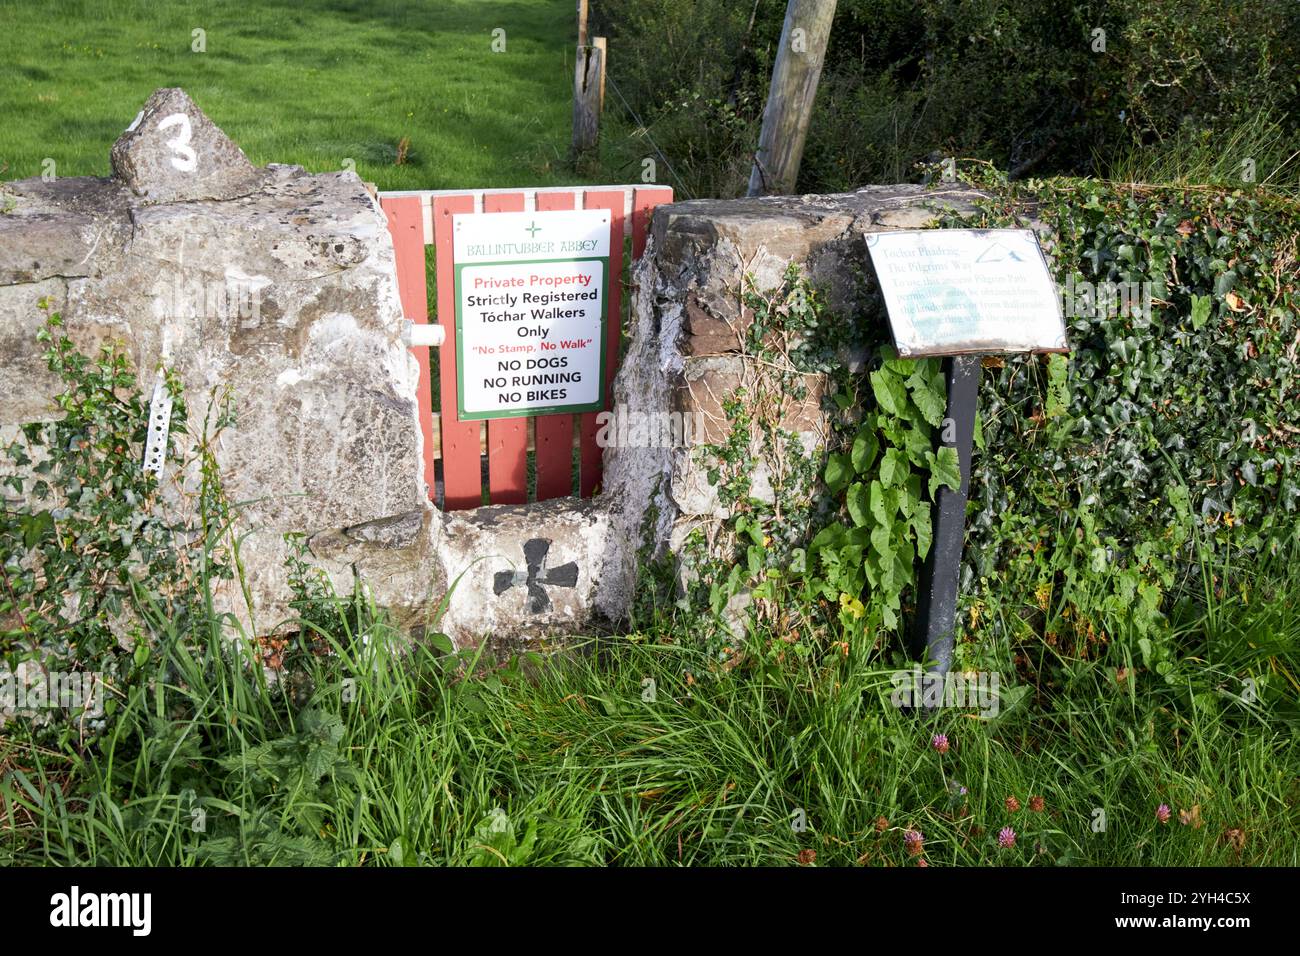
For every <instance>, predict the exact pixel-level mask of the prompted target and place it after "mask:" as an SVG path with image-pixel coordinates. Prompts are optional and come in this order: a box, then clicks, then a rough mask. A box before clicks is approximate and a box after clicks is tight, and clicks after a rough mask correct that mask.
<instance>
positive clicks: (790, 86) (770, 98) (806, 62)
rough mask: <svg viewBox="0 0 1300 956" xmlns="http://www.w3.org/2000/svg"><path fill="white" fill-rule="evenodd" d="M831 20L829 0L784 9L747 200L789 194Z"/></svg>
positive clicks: (802, 0) (801, 1) (795, 2)
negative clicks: (783, 18)
mask: <svg viewBox="0 0 1300 956" xmlns="http://www.w3.org/2000/svg"><path fill="white" fill-rule="evenodd" d="M834 18H835V0H790V2H789V4H788V5H787V6H786V8H785V23H784V24H783V25H782V26H781V46H780V48H779V49H778V50H777V53H776V63H775V64H774V65H773V67H772V86H771V88H770V89H769V90H768V94H767V106H766V108H765V109H764V110H763V130H762V132H761V133H760V134H759V137H758V151H757V152H756V153H755V154H754V168H753V170H752V171H751V172H750V174H749V191H748V193H747V195H750V196H764V195H768V194H773V193H775V194H781V193H792V192H794V187H795V180H796V179H797V178H798V176H799V161H800V160H801V159H802V158H803V146H804V141H805V140H806V139H807V138H808V124H809V121H810V120H811V119H812V108H813V100H814V99H816V97H817V82H818V80H820V79H821V73H822V61H823V60H824V59H825V58H826V41H827V40H828V39H829V38H830V35H831V21H832V20H833V19H834Z"/></svg>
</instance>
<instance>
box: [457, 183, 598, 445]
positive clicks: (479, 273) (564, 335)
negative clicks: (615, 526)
mask: <svg viewBox="0 0 1300 956" xmlns="http://www.w3.org/2000/svg"><path fill="white" fill-rule="evenodd" d="M609 227H610V213H609V210H608V209H585V210H574V211H569V210H565V211H557V212H502V213H487V214H466V215H455V216H452V262H453V263H454V265H455V277H456V368H457V370H458V373H459V374H458V375H457V381H456V399H457V403H458V411H459V413H460V417H461V419H462V420H475V419H485V418H519V417H524V416H530V415H551V414H556V413H560V412H589V411H597V410H599V409H600V408H602V407H603V405H604V396H605V348H606V342H605V290H606V289H607V288H608V286H609Z"/></svg>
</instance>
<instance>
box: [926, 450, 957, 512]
mask: <svg viewBox="0 0 1300 956" xmlns="http://www.w3.org/2000/svg"><path fill="white" fill-rule="evenodd" d="M929 464H930V498H931V499H933V498H934V494H935V492H936V491H938V490H939V486H940V485H947V486H948V487H949V488H951V489H952V490H953V491H957V490H960V488H961V459H960V458H959V457H958V456H957V449H956V448H953V447H951V446H949V445H944V446H942V447H940V449H939V451H938V452H936V453H933V454H931V455H930V462H929Z"/></svg>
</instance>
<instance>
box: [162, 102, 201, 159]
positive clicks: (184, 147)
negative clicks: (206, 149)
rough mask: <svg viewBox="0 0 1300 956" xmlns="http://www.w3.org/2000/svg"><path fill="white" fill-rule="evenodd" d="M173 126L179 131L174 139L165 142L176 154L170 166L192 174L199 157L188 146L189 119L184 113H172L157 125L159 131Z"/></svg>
mask: <svg viewBox="0 0 1300 956" xmlns="http://www.w3.org/2000/svg"><path fill="white" fill-rule="evenodd" d="M173 126H179V127H180V128H181V129H180V132H179V133H177V134H176V138H175V139H169V140H167V145H168V146H170V147H171V148H172V152H174V153H175V154H176V155H175V156H173V157H172V165H173V166H175V167H176V168H177V169H179V170H180V171H181V172H183V173H192V172H194V170H195V168H196V167H197V166H198V165H199V157H198V154H196V153H195V152H194V150H193V149H191V148H190V145H189V142H190V118H189V117H188V116H186V115H185V114H184V113H173V114H172V115H171V116H168V117H166V118H165V119H164V120H163V121H162V122H161V123H159V124H158V128H159V129H171V128H172V127H173Z"/></svg>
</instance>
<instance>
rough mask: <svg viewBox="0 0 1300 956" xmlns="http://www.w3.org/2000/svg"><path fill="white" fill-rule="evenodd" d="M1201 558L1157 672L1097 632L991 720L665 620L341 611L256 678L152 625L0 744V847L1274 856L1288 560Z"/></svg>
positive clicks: (1282, 820) (225, 855) (221, 853)
mask: <svg viewBox="0 0 1300 956" xmlns="http://www.w3.org/2000/svg"><path fill="white" fill-rule="evenodd" d="M1205 580H1206V583H1207V591H1206V594H1205V595H1204V597H1203V598H1202V599H1200V600H1189V601H1188V602H1185V603H1184V605H1183V607H1182V608H1181V610H1180V612H1179V614H1178V617H1177V624H1176V633H1177V640H1178V646H1179V648H1180V655H1179V660H1180V665H1181V666H1180V669H1179V670H1178V673H1177V675H1176V676H1175V677H1174V678H1173V679H1172V680H1168V681H1167V680H1165V679H1162V678H1161V677H1160V676H1158V675H1157V674H1155V673H1154V672H1153V671H1151V670H1147V669H1145V668H1143V667H1142V666H1141V663H1140V661H1135V660H1134V659H1133V657H1132V656H1130V655H1129V654H1128V652H1127V651H1126V650H1125V649H1124V648H1122V647H1119V646H1114V647H1111V648H1110V649H1109V650H1108V652H1107V653H1106V654H1105V655H1103V657H1102V658H1101V659H1097V660H1093V661H1081V660H1060V661H1058V662H1057V670H1056V673H1057V677H1058V681H1057V683H1058V686H1057V687H1056V689H1055V690H1053V691H1050V692H1049V691H1047V690H1044V689H1042V688H1040V689H1039V691H1040V692H1038V693H1030V694H1029V695H1028V696H1027V697H1026V698H1024V699H1023V700H1021V701H1020V702H1019V703H1016V704H1014V705H1009V704H1008V705H1005V706H1004V709H1003V710H1002V711H1001V712H1000V713H999V714H998V716H997V717H996V718H995V719H992V720H980V719H975V718H974V717H973V716H972V715H971V713H970V712H959V711H954V710H948V711H943V712H941V713H940V714H939V715H938V716H936V717H925V716H920V715H917V714H908V713H904V712H900V711H899V710H896V709H895V708H894V707H892V706H891V705H890V704H889V691H890V681H889V675H890V673H891V671H892V669H893V668H894V667H895V666H898V664H899V663H900V662H899V661H898V660H897V659H896V658H891V657H890V656H889V655H882V654H880V653H879V652H871V651H867V650H864V649H862V648H854V649H853V650H852V652H851V653H850V654H849V656H848V657H847V658H843V657H841V655H840V653H839V652H838V651H834V650H832V651H831V652H830V653H828V654H827V655H826V656H825V657H824V658H821V659H820V660H819V659H818V655H817V654H813V655H812V656H810V657H808V658H800V657H798V656H797V655H794V654H790V655H789V656H787V658H786V660H785V661H784V662H782V663H780V664H778V663H776V662H775V661H774V660H769V661H767V662H766V663H759V662H757V661H755V662H753V663H752V664H751V665H749V666H744V667H741V668H739V669H737V670H735V671H732V672H730V673H725V674H716V673H712V670H713V669H712V668H710V666H709V664H708V662H706V661H705V660H704V659H703V658H702V656H701V654H700V653H699V652H698V651H696V650H694V649H693V644H692V640H691V637H690V622H689V621H681V622H678V623H677V624H673V623H672V622H669V621H663V622H660V623H659V624H658V625H656V626H654V627H651V628H649V629H647V630H643V631H638V632H635V633H633V634H630V635H625V636H622V637H619V638H616V639H612V640H609V641H607V642H605V643H602V644H595V643H592V644H588V645H586V646H585V648H579V649H577V650H575V651H574V652H571V653H568V654H564V655H558V656H553V657H548V658H540V657H536V656H532V657H528V658H525V659H522V660H516V661H514V662H513V663H512V664H510V665H507V666H503V667H502V666H497V665H495V664H489V663H488V662H487V661H486V660H484V659H483V658H480V657H478V656H477V655H473V654H462V655H460V656H458V657H454V656H443V655H441V654H439V653H438V652H437V651H436V650H434V649H433V648H432V647H428V646H420V647H415V648H411V649H409V650H408V651H407V652H406V654H405V656H402V657H396V656H393V655H392V654H390V652H389V651H388V650H387V647H388V646H389V645H388V642H386V641H385V640H384V639H383V635H384V632H383V629H382V628H381V627H376V626H373V625H372V626H369V627H367V628H365V633H366V634H367V635H368V641H367V642H365V647H363V646H362V645H363V642H361V641H359V640H358V639H357V637H358V632H357V631H356V630H355V629H354V628H353V627H352V626H351V624H349V623H347V622H349V621H354V620H356V618H352V617H344V616H339V617H336V621H337V623H336V626H334V627H332V628H330V629H329V631H328V632H327V633H320V634H317V636H318V637H319V638H320V639H321V640H322V641H326V642H328V644H329V645H330V648H331V653H330V654H328V655H324V656H321V655H319V654H308V653H301V654H298V655H296V657H294V664H293V666H292V667H291V668H290V669H289V671H288V672H287V673H288V675H289V676H287V677H286V678H285V679H284V680H282V682H280V683H279V684H277V685H275V686H268V685H267V683H266V681H265V680H264V679H263V678H262V676H261V675H262V671H261V669H260V668H257V667H250V666H248V665H247V663H246V661H247V660H249V659H251V651H249V650H248V649H247V648H244V651H243V653H242V655H241V651H240V648H241V646H242V645H241V644H240V643H238V642H235V643H232V642H230V641H229V640H227V639H225V638H222V637H221V636H219V634H218V631H219V627H218V626H217V625H215V624H214V626H213V629H212V632H211V640H210V641H209V642H208V643H207V645H206V646H204V647H200V648H197V649H187V648H186V646H185V644H184V643H183V642H181V641H179V640H178V639H177V637H176V635H169V634H168V633H167V627H168V625H167V623H166V622H165V621H161V620H160V621H158V622H155V627H156V628H157V636H158V638H159V640H160V643H159V644H158V651H157V652H156V653H155V655H154V657H153V659H152V660H151V661H150V662H149V663H148V664H147V665H146V666H145V667H143V668H142V669H141V670H140V671H139V672H138V673H137V675H136V677H135V679H133V680H132V681H131V682H130V684H129V685H128V687H127V688H126V690H125V692H124V694H123V696H122V700H121V702H120V704H119V706H118V708H117V711H116V713H115V714H114V715H113V717H112V719H111V721H110V724H109V729H108V731H107V732H106V734H105V735H104V737H103V738H102V739H101V740H99V741H97V742H95V743H94V744H93V745H92V746H85V747H83V746H80V745H78V744H75V743H73V744H71V745H69V746H67V747H58V746H53V747H51V746H48V745H37V744H35V743H32V742H31V740H30V739H26V740H25V738H24V737H23V736H22V735H21V734H14V735H12V736H10V737H9V738H7V739H5V740H4V741H0V770H2V771H3V774H2V775H0V865H13V864H34V863H57V864H74V863H75V864H88V863H94V864H99V865H164V866H171V865H188V864H193V863H209V862H211V863H252V864H257V863H280V864H288V863H320V864H339V865H356V864H394V863H405V864H488V865H491V864H501V863H510V864H515V865H518V864H531V865H537V864H599V863H608V864H617V865H679V864H680V865H732V864H775V865H792V864H794V863H795V862H796V861H797V859H798V855H799V853H800V851H801V850H808V849H811V850H814V851H815V852H816V854H817V856H816V861H817V863H818V864H841V865H852V864H862V865H875V866H880V865H885V866H888V865H909V864H911V863H912V862H914V861H913V860H912V858H911V857H909V855H908V853H907V852H906V849H905V847H904V843H903V833H904V832H905V830H907V829H917V830H920V831H921V832H922V833H923V834H924V836H925V845H924V855H925V858H926V859H927V861H928V862H929V863H930V864H931V865H954V864H957V865H961V864H981V865H1052V864H1078V865H1158V866H1176V865H1211V864H1213V865H1234V864H1245V865H1262V864H1269V865H1286V866H1294V865H1296V864H1297V863H1298V862H1300V815H1297V812H1296V801H1297V799H1298V798H1300V781H1298V777H1297V772H1296V771H1297V766H1300V753H1298V752H1297V747H1298V745H1297V742H1296V737H1295V728H1296V723H1297V716H1298V714H1297V708H1296V695H1295V687H1294V684H1295V677H1294V675H1295V674H1296V673H1297V672H1298V670H1297V667H1298V665H1300V661H1298V660H1297V656H1298V655H1297V653H1296V647H1297V639H1298V638H1300V611H1297V607H1300V601H1297V600H1296V599H1297V597H1300V579H1298V578H1297V576H1296V575H1295V573H1294V571H1292V570H1290V569H1287V568H1286V567H1285V566H1284V565H1282V564H1279V565H1278V566H1277V567H1275V568H1272V569H1266V573H1265V574H1264V575H1263V576H1262V577H1261V576H1256V575H1249V576H1248V575H1246V574H1244V573H1243V574H1242V575H1240V576H1233V577H1224V576H1223V575H1222V574H1215V573H1211V572H1210V571H1208V570H1207V572H1206V578H1205ZM1216 582H1217V583H1216ZM318 619H319V618H318ZM360 619H361V620H364V619H365V616H364V615H362V617H361V618H360ZM306 633H308V634H312V633H315V632H314V631H313V630H312V629H311V628H307V629H306ZM228 636H229V635H227V637H228ZM796 661H800V663H796ZM1120 667H1123V668H1125V669H1126V670H1127V672H1128V675H1129V676H1128V677H1127V679H1125V680H1124V681H1122V682H1121V681H1117V679H1116V673H1117V670H1118V668H1120ZM1243 674H1251V675H1254V676H1255V677H1256V678H1258V683H1259V694H1258V697H1257V699H1256V700H1255V701H1254V702H1253V703H1249V704H1244V703H1242V702H1241V701H1240V700H1239V699H1237V695H1238V694H1239V688H1240V686H1241V683H1240V677H1241V675H1243ZM647 679H652V680H653V681H654V682H655V686H654V693H653V695H650V694H647V690H648V687H649V685H648V684H647V683H646V681H647ZM1007 680H1008V681H1009V680H1010V678H1007ZM651 696H652V697H653V699H647V698H649V697H651ZM936 732H941V733H945V734H947V735H948V737H949V739H950V741H951V746H952V749H951V750H950V751H949V752H948V753H947V754H946V755H940V754H939V753H938V752H936V750H935V749H934V748H933V747H932V746H931V735H932V734H934V733H936ZM958 782H959V783H960V784H961V785H964V786H965V787H966V788H967V793H966V795H965V797H964V798H961V797H954V788H955V787H956V786H957V784H958ZM1010 795H1015V796H1017V797H1018V799H1019V800H1020V802H1021V804H1022V805H1023V806H1022V808H1021V809H1020V810H1018V811H1016V812H1012V811H1009V810H1008V809H1007V807H1006V805H1005V801H1006V798H1007V797H1008V796H1010ZM1033 795H1039V796H1041V797H1043V798H1044V802H1045V807H1044V810H1043V811H1042V812H1040V813H1036V812H1032V811H1031V810H1030V809H1029V798H1030V797H1031V796H1033ZM1161 803H1165V804H1168V805H1169V806H1170V807H1171V808H1173V811H1174V818H1173V820H1171V821H1170V822H1169V823H1166V824H1161V823H1159V822H1158V821H1157V819H1156V816H1155V811H1156V808H1157V806H1158V805H1160V804H1161ZM1193 807H1199V819H1200V822H1201V825H1200V826H1196V825H1193V824H1186V825H1184V824H1181V823H1180V822H1179V818H1178V811H1179V810H1180V809H1185V810H1189V811H1190V810H1191V809H1192V808H1193ZM1098 810H1101V811H1104V813H1105V829H1104V830H1102V831H1095V830H1094V823H1095V822H1096V821H1097V820H1099V817H1098ZM196 811H198V813H199V814H201V815H202V824H201V827H199V828H197V829H196V821H197V820H198V819H199V816H197V815H196ZM800 811H802V813H803V815H804V816H805V817H806V821H807V829H806V830H804V831H803V832H796V831H795V829H793V828H792V826H791V820H792V815H795V814H797V813H799V812H800ZM881 818H883V820H884V821H885V823H884V824H883V825H882V826H881V827H878V826H877V821H878V820H879V819H881ZM1005 826H1011V827H1013V828H1014V829H1015V831H1016V834H1017V841H1016V845H1015V846H1014V847H1013V848H1009V849H1000V848H998V847H997V846H996V843H995V838H996V834H997V833H998V831H999V830H1000V829H1001V828H1002V827H1005ZM1233 831H1240V833H1241V835H1242V836H1241V838H1240V839H1241V840H1244V842H1239V840H1238V838H1237V837H1236V835H1235V834H1234V832H1233Z"/></svg>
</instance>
